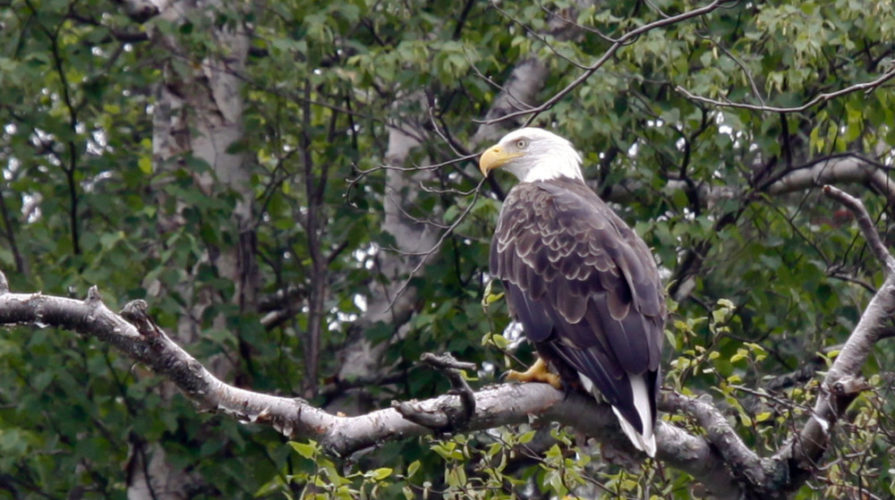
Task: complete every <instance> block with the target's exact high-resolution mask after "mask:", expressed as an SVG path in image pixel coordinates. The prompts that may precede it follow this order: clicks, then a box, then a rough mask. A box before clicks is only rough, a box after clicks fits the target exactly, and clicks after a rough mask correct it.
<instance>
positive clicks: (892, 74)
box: [674, 68, 895, 113]
mask: <svg viewBox="0 0 895 500" xmlns="http://www.w3.org/2000/svg"><path fill="white" fill-rule="evenodd" d="M892 78H895V68H892V69H891V70H889V71H888V72H886V73H883V74H882V75H880V76H879V77H878V78H876V79H875V80H872V81H869V82H863V83H856V84H854V85H852V86H850V87H845V88H844V89H839V90H836V91H834V92H823V93H821V94H818V95H816V96H814V99H811V100H810V101H808V102H806V103H805V104H802V105H801V106H795V107H791V108H780V107H777V106H766V105H764V104H748V103H743V102H733V101H728V100H727V99H720V100H719V99H711V98H709V97H704V96H701V95H697V94H694V93H692V92H690V91H689V90H687V89H685V88H684V87H682V86H680V85H678V86H676V87H674V90H675V91H676V92H679V93H681V94H683V96H684V97H686V98H687V99H691V100H694V101H698V102H701V103H704V104H711V105H712V106H719V107H727V108H738V109H750V110H752V111H767V112H770V113H798V112H800V111H805V110H806V109H808V108H810V107H812V106H815V105H817V104H820V103H822V102H826V101H829V100H831V99H835V98H837V97H841V96H843V95H846V94H850V93H852V92H857V91H858V90H864V91H866V92H869V91H871V90H873V89H875V88H876V87H879V86H880V85H882V84H883V83H886V82H887V81H889V80H891V79H892ZM758 97H759V99H760V98H761V96H758Z"/></svg>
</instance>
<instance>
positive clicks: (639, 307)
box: [490, 180, 665, 432]
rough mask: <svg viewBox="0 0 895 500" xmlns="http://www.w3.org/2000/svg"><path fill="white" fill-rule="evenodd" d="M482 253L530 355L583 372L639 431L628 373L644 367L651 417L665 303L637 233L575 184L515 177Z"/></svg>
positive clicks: (648, 257)
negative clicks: (529, 345) (530, 349)
mask: <svg viewBox="0 0 895 500" xmlns="http://www.w3.org/2000/svg"><path fill="white" fill-rule="evenodd" d="M490 260H491V262H490V264H491V271H492V273H493V274H495V275H496V276H497V277H498V278H500V279H501V280H503V282H504V285H505V288H506V290H507V300H508V303H509V306H510V309H511V311H512V312H513V314H514V316H515V317H516V319H518V320H519V321H520V322H521V323H522V325H523V328H524V330H525V333H526V336H527V337H528V338H529V339H530V340H531V341H532V342H534V343H535V346H536V347H537V349H538V351H539V353H540V354H541V355H542V356H543V357H546V358H547V360H548V361H551V362H552V363H553V364H554V365H558V364H563V363H565V364H566V365H568V367H571V368H572V369H574V371H575V372H578V374H581V375H585V376H586V377H587V378H588V379H589V380H590V381H592V383H593V384H594V385H596V387H597V388H598V389H599V390H600V392H601V393H602V394H603V396H604V397H605V398H606V399H607V400H608V402H609V403H610V404H611V405H612V406H614V407H616V408H617V410H618V411H620V412H621V413H622V414H623V415H624V416H625V418H626V419H627V420H628V421H629V422H630V423H631V424H633V425H634V427H635V428H637V430H638V431H640V432H642V431H643V429H644V425H643V424H641V423H640V417H639V416H638V413H637V411H636V408H635V404H634V400H633V393H632V389H631V384H630V382H629V380H628V378H629V377H630V375H632V374H633V375H637V374H644V376H645V382H646V384H647V388H648V391H649V395H650V407H651V408H650V409H651V413H652V417H653V419H655V415H656V409H655V393H656V391H657V385H658V372H659V358H660V355H661V346H662V339H663V332H662V330H663V325H664V316H665V301H664V296H663V294H662V288H661V282H660V279H659V275H658V271H657V269H656V264H655V261H654V260H653V257H652V254H651V253H650V251H649V249H648V248H647V246H646V244H645V243H644V242H643V241H642V240H641V239H640V237H639V236H637V234H636V233H634V231H632V230H631V228H629V227H628V226H627V224H625V223H624V221H622V220H621V219H620V218H619V217H618V216H617V215H616V214H615V213H614V212H613V211H612V209H611V208H609V206H608V205H606V204H605V203H604V202H603V201H602V200H601V199H600V198H599V197H598V196H597V195H596V194H595V193H594V192H593V191H591V190H590V188H588V187H587V186H586V185H585V184H584V183H582V182H579V181H573V180H553V181H539V182H532V183H521V184H519V185H517V186H515V187H514V188H513V190H512V191H511V192H510V194H509V195H508V197H507V199H506V200H505V201H504V206H503V208H502V210H501V215H500V219H499V222H498V227H497V230H496V232H495V235H494V240H493V241H492V246H491V259H490ZM558 368H559V369H560V373H561V374H563V376H564V378H568V376H567V375H568V372H569V370H567V369H565V367H563V366H559V367H558ZM564 372H565V374H564ZM566 382H569V381H568V380H567V381H566ZM644 424H645V423H644Z"/></svg>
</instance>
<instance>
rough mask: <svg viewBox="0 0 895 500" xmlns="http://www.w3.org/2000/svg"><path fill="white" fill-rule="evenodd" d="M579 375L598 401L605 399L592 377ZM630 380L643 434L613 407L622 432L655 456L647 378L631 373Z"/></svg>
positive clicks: (640, 447)
mask: <svg viewBox="0 0 895 500" xmlns="http://www.w3.org/2000/svg"><path fill="white" fill-rule="evenodd" d="M578 377H579V378H580V379H581V384H582V385H583V386H584V388H585V389H586V390H587V391H589V392H590V393H592V394H593V395H594V397H595V398H596V399H597V401H604V398H603V395H602V394H600V391H599V390H598V389H597V388H596V387H595V386H594V383H593V381H592V380H591V379H590V378H588V377H586V376H585V375H583V374H581V373H579V374H578ZM628 380H629V381H630V383H631V392H632V393H633V395H634V409H635V410H637V415H639V416H640V421H641V422H643V434H641V433H639V432H637V429H635V428H634V426H633V425H631V424H630V423H629V422H628V420H627V419H626V418H625V417H624V416H622V414H621V412H620V411H618V409H616V408H615V407H614V406H613V407H612V411H613V413H615V416H616V418H618V423H619V424H620V425H621V427H622V432H624V433H625V435H626V436H628V439H629V440H631V444H633V445H634V447H635V448H637V449H638V450H640V451H642V452H644V453H646V454H647V455H649V456H650V457H655V456H656V436H655V434H653V419H652V412H651V411H650V402H649V390H648V389H647V387H646V379H645V378H644V376H643V375H642V374H641V375H631V374H629V375H628Z"/></svg>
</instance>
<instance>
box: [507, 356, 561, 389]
mask: <svg viewBox="0 0 895 500" xmlns="http://www.w3.org/2000/svg"><path fill="white" fill-rule="evenodd" d="M506 378H507V379H509V380H515V381H517V382H543V383H545V384H550V385H552V386H553V388H554V389H556V390H561V389H562V379H560V377H559V375H557V374H555V373H550V372H549V371H548V369H547V363H546V362H544V360H543V359H541V358H538V360H537V361H535V363H534V364H533V365H531V367H529V369H528V370H525V371H524V372H517V371H516V370H510V371H508V372H507V375H506Z"/></svg>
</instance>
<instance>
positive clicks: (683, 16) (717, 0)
mask: <svg viewBox="0 0 895 500" xmlns="http://www.w3.org/2000/svg"><path fill="white" fill-rule="evenodd" d="M722 3H723V2H722V1H721V0H714V1H713V2H712V3H710V4H708V5H706V6H705V7H700V8H698V9H693V10H689V11H687V12H682V13H680V14H678V15H676V16H671V17H665V18H662V19H659V20H657V21H653V22H651V23H649V24H644V25H643V26H641V27H639V28H636V29H633V30H631V31H629V32H627V33H625V34H624V35H622V36H620V37H619V38H618V39H616V41H615V43H613V44H612V45H611V46H610V47H609V48H608V49H606V52H604V53H603V55H601V56H600V57H599V59H597V60H596V61H595V62H594V63H593V64H591V65H590V66H588V67H587V70H586V71H585V72H584V73H582V74H581V75H580V76H578V78H575V79H574V80H572V82H571V83H569V84H568V85H566V87H565V88H564V89H562V90H560V91H559V92H557V93H555V94H553V95H552V96H551V97H550V98H549V99H547V100H546V101H544V102H543V103H542V104H541V105H539V106H536V107H534V108H531V109H526V110H520V111H516V112H513V113H508V114H506V115H503V116H501V117H499V118H492V119H488V120H484V121H481V122H478V123H484V124H487V125H490V124H493V123H497V122H500V121H503V120H511V119H513V118H516V117H519V116H524V115H531V116H530V117H529V118H528V120H527V123H531V122H532V120H534V118H535V117H536V116H537V115H539V114H540V113H542V112H544V111H547V110H548V109H550V108H552V107H553V105H554V104H556V103H557V102H559V101H560V100H561V99H562V98H563V97H565V96H566V94H568V93H569V92H571V91H573V90H575V88H576V87H578V86H579V85H581V84H582V83H584V82H585V81H587V79H588V78H590V77H591V75H593V74H594V73H596V72H597V70H598V69H600V67H601V66H603V65H604V64H606V61H608V60H609V58H610V57H612V56H613V55H614V54H615V53H616V52H618V50H619V49H620V48H622V47H623V46H624V45H625V44H627V43H628V42H629V41H630V40H632V39H634V38H637V37H638V36H640V35H642V34H644V33H647V32H649V31H652V30H654V29H656V28H661V27H663V26H668V25H671V24H675V23H679V22H681V21H685V20H687V19H692V18H694V17H699V16H702V15H704V14H708V13H709V12H712V11H713V10H716V9H717V8H718V7H720V6H721V4H722Z"/></svg>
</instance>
